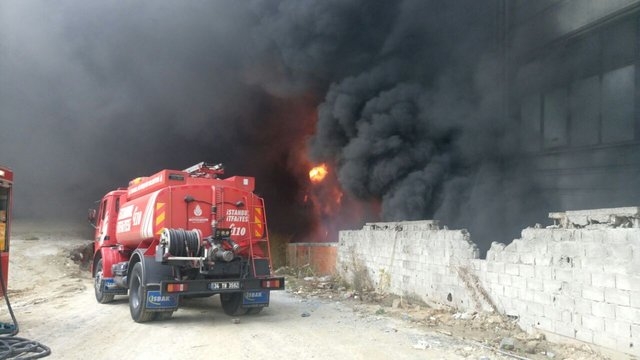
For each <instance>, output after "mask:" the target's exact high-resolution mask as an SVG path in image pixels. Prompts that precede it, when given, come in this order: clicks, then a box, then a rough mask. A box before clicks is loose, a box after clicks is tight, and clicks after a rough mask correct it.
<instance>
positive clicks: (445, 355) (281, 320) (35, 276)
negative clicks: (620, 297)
mask: <svg viewBox="0 0 640 360" xmlns="http://www.w3.org/2000/svg"><path fill="white" fill-rule="evenodd" d="M87 243H88V241H86V240H81V239H78V238H74V237H73V236H70V235H67V234H61V233H47V232H31V231H29V230H28V229H24V228H23V229H22V230H20V231H15V230H14V236H13V239H12V242H11V255H10V256H11V261H10V268H9V298H10V300H11V303H12V305H13V309H14V312H15V314H16V317H17V318H18V322H19V326H20V333H19V334H18V336H21V337H25V338H28V339H31V340H36V341H39V342H41V343H43V344H45V345H47V346H49V347H50V348H51V350H52V354H51V356H50V357H48V358H51V359H147V358H149V359H194V358H195V359H204V358H211V359H214V358H225V359H261V360H262V359H507V358H510V357H508V356H505V355H501V354H498V353H496V352H495V351H492V350H490V349H487V348H484V347H482V346H480V345H479V344H478V343H476V342H471V341H468V340H463V339H460V338H456V337H455V336H447V335H443V334H441V333H438V332H436V331H433V329H428V328H425V327H424V326H419V325H418V324H416V323H414V322H411V321H407V320H406V319H405V320H403V319H402V318H396V317H393V316H386V315H384V314H378V315H376V313H375V312H371V311H364V310H362V309H360V310H359V308H358V305H357V302H353V301H347V300H344V299H341V300H342V301H334V300H328V299H322V298H317V297H315V298H314V297H309V298H306V299H304V298H301V297H300V296H298V295H296V294H294V293H290V292H286V291H281V292H272V300H271V305H270V307H269V308H266V309H264V311H263V312H262V313H260V314H258V315H253V316H244V317H241V318H240V321H239V322H238V323H234V322H233V321H232V318H231V317H229V316H227V315H225V314H224V312H223V311H222V308H221V306H220V303H219V300H218V297H217V296H216V297H212V298H204V299H193V300H188V301H186V302H185V306H184V307H181V308H180V309H179V310H178V311H176V312H175V313H174V315H173V317H172V318H171V319H169V320H164V321H155V322H151V323H146V324H137V323H134V322H133V321H132V320H131V317H130V315H129V308H128V303H127V301H128V298H127V297H116V301H115V302H114V303H111V304H106V305H101V304H98V303H97V302H96V301H95V298H94V294H93V287H92V279H91V278H90V274H89V272H88V271H82V270H80V268H79V266H78V265H77V264H76V263H74V262H73V261H72V260H71V259H70V257H69V253H70V250H71V249H73V248H77V247H78V246H81V245H83V244H87ZM302 315H305V316H302ZM306 315H308V316H306ZM0 321H3V322H9V321H10V317H9V314H8V312H7V308H6V306H5V305H4V304H2V306H0ZM574 351H578V352H575V353H573V356H572V357H571V358H574V359H581V358H589V359H599V358H600V357H599V356H598V355H597V354H594V353H588V352H580V350H574ZM538 358H540V357H538ZM543 358H544V356H543ZM555 358H562V357H560V356H556V357H555Z"/></svg>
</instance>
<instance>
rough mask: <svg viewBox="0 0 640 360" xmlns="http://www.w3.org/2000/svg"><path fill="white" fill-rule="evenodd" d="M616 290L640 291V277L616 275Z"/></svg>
mask: <svg viewBox="0 0 640 360" xmlns="http://www.w3.org/2000/svg"><path fill="white" fill-rule="evenodd" d="M615 278H616V286H615V287H616V288H617V289H619V290H631V291H640V276H633V275H628V274H615Z"/></svg>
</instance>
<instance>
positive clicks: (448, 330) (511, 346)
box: [277, 267, 603, 360]
mask: <svg viewBox="0 0 640 360" xmlns="http://www.w3.org/2000/svg"><path fill="white" fill-rule="evenodd" d="M277 273H279V274H280V275H285V276H287V287H288V289H287V291H288V292H290V293H293V294H295V295H296V296H298V297H300V298H302V299H320V300H326V301H339V302H344V303H347V304H350V305H351V306H352V309H353V311H354V312H358V313H360V314H362V316H374V317H375V316H389V317H393V318H397V319H401V320H402V321H407V322H410V323H412V324H414V325H415V326H416V327H421V328H426V329H429V330H431V331H433V332H435V333H439V334H443V335H446V336H450V337H454V338H459V339H466V340H468V341H471V342H473V343H476V344H477V346H479V347H485V348H489V349H491V350H492V351H494V352H496V353H499V354H502V355H505V356H507V357H513V358H517V359H554V358H557V359H594V360H595V359H603V357H602V355H600V354H598V353H597V352H595V351H593V350H592V349H591V348H589V347H588V346H587V345H576V346H571V345H560V344H553V343H550V342H548V341H547V340H546V339H545V336H544V335H543V334H541V333H534V334H528V333H526V332H524V331H522V330H521V329H520V328H519V327H518V325H517V321H518V319H517V318H510V317H507V316H502V315H499V314H496V313H492V312H488V313H487V312H480V313H479V312H465V313H461V312H456V311H454V310H452V309H447V308H441V309H436V308H433V307H430V306H428V305H426V304H424V303H423V302H421V301H419V300H416V299H411V298H407V297H400V296H396V295H392V294H388V293H380V292H377V291H376V290H375V289H364V290H362V291H355V290H354V289H350V288H349V287H348V286H347V284H346V283H344V281H343V280H342V279H340V278H339V277H335V276H329V275H326V276H315V275H313V274H312V272H311V271H310V270H309V269H308V268H305V267H302V268H300V269H292V268H281V269H279V270H278V271H277ZM418 345H419V344H418Z"/></svg>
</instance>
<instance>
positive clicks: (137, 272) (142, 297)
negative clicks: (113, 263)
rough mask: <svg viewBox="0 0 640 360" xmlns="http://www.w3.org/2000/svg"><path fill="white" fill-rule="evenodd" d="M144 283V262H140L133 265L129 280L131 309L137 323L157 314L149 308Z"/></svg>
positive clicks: (150, 318)
mask: <svg viewBox="0 0 640 360" xmlns="http://www.w3.org/2000/svg"><path fill="white" fill-rule="evenodd" d="M143 284H144V277H143V273H142V264H141V263H139V262H138V263H136V264H135V265H134V266H133V270H132V271H131V280H130V282H129V310H130V311H131V318H132V319H133V321H135V322H137V323H142V322H147V321H151V320H153V319H154V317H155V315H156V313H155V312H152V311H149V310H147V289H146V287H145V286H144V285H143Z"/></svg>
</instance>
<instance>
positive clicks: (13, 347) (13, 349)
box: [0, 256, 51, 359]
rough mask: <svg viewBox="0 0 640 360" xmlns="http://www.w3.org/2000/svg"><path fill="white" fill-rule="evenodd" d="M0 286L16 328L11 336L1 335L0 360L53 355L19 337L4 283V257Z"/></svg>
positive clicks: (0, 266)
mask: <svg viewBox="0 0 640 360" xmlns="http://www.w3.org/2000/svg"><path fill="white" fill-rule="evenodd" d="M0 285H1V286H2V293H3V294H4V300H5V302H6V303H7V308H8V309H9V314H11V320H12V321H13V325H14V328H13V330H12V331H11V334H9V335H0V359H39V358H43V357H45V356H49V355H50V354H51V349H50V348H49V347H48V346H46V345H43V344H41V343H39V342H37V341H33V340H29V339H25V338H21V337H17V336H15V335H17V334H18V331H19V327H18V320H16V316H15V314H14V313H13V309H12V308H11V302H9V296H8V295H7V285H6V284H5V283H4V276H3V274H2V257H1V256H0Z"/></svg>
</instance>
